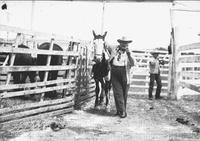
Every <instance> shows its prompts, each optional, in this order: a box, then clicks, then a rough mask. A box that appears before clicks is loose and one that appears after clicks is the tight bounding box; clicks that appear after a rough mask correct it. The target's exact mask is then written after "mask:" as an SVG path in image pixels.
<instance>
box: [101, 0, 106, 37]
mask: <svg viewBox="0 0 200 141" xmlns="http://www.w3.org/2000/svg"><path fill="white" fill-rule="evenodd" d="M105 3H106V1H105V0H103V9H102V17H101V34H102V35H103V32H104V16H105Z"/></svg>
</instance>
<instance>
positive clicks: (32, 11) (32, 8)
mask: <svg viewBox="0 0 200 141" xmlns="http://www.w3.org/2000/svg"><path fill="white" fill-rule="evenodd" d="M34 12H35V0H32V7H31V30H33V23H34Z"/></svg>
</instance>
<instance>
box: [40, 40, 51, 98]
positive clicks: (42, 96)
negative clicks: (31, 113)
mask: <svg viewBox="0 0 200 141" xmlns="http://www.w3.org/2000/svg"><path fill="white" fill-rule="evenodd" d="M53 45H54V39H53V38H52V39H51V42H50V48H49V50H50V51H52V50H53ZM50 62H51V55H48V56H47V64H46V66H50ZM48 74H49V71H45V74H44V82H46V81H47V80H48ZM44 95H45V93H42V94H41V98H40V101H44Z"/></svg>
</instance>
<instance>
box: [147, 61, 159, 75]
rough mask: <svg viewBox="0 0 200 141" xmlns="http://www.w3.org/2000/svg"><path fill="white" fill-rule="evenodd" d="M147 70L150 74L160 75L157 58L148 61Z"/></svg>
mask: <svg viewBox="0 0 200 141" xmlns="http://www.w3.org/2000/svg"><path fill="white" fill-rule="evenodd" d="M149 69H150V73H151V74H159V73H160V65H159V60H158V58H152V59H151V60H150V61H149Z"/></svg>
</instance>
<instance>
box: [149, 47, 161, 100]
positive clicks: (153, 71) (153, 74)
mask: <svg viewBox="0 0 200 141" xmlns="http://www.w3.org/2000/svg"><path fill="white" fill-rule="evenodd" d="M151 55H152V56H153V58H152V59H151V60H150V61H149V69H150V72H149V73H150V82H149V100H152V99H153V95H152V92H153V87H154V81H156V84H157V88H156V94H155V99H161V96H160V92H161V88H162V82H161V77H160V64H162V65H163V63H164V62H163V61H160V60H159V59H158V55H159V52H158V51H155V50H154V51H152V52H151Z"/></svg>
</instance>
